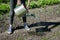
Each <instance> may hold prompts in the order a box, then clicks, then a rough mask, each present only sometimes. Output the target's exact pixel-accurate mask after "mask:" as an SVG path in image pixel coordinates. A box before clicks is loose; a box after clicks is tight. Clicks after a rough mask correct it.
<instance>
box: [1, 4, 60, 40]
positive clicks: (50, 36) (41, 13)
mask: <svg viewBox="0 0 60 40" xmlns="http://www.w3.org/2000/svg"><path fill="white" fill-rule="evenodd" d="M29 14H35V18H34V17H33V16H27V23H28V25H29V27H30V28H31V30H30V31H29V32H27V31H26V30H25V29H24V28H23V21H22V17H20V18H18V17H17V16H15V17H14V24H13V27H14V29H15V30H14V32H13V34H11V35H9V34H7V29H8V27H9V15H8V14H5V15H3V17H2V18H0V40H59V39H60V25H59V24H60V4H58V5H53V6H46V7H44V8H42V7H41V8H35V9H30V10H29ZM45 27H46V28H45Z"/></svg>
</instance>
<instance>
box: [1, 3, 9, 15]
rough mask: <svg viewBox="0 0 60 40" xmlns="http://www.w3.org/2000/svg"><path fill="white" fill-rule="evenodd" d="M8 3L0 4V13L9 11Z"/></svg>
mask: <svg viewBox="0 0 60 40" xmlns="http://www.w3.org/2000/svg"><path fill="white" fill-rule="evenodd" d="M9 9H10V7H9V5H8V4H1V5H0V14H5V13H7V12H9Z"/></svg>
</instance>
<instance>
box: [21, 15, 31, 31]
mask: <svg viewBox="0 0 60 40" xmlns="http://www.w3.org/2000/svg"><path fill="white" fill-rule="evenodd" d="M22 19H23V23H24V27H25V29H26V30H27V31H29V30H30V28H29V27H28V24H27V23H26V14H24V16H23V17H22Z"/></svg>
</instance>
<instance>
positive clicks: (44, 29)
mask: <svg viewBox="0 0 60 40" xmlns="http://www.w3.org/2000/svg"><path fill="white" fill-rule="evenodd" d="M51 25H53V26H52V27H51V28H49V29H48V27H49V26H51ZM58 25H60V22H38V23H34V24H31V25H28V26H29V27H30V28H31V27H36V26H37V27H38V26H45V27H42V28H36V32H46V31H49V32H51V29H53V28H55V27H57V26H58ZM22 28H24V27H23V26H18V27H16V28H14V29H13V31H15V30H18V29H22Z"/></svg>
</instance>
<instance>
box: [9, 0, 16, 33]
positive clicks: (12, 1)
mask: <svg viewBox="0 0 60 40" xmlns="http://www.w3.org/2000/svg"><path fill="white" fill-rule="evenodd" d="M16 2H17V1H16V0H10V23H9V29H8V33H9V34H10V33H12V26H13V19H14V14H15V13H14V8H15V6H16Z"/></svg>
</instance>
